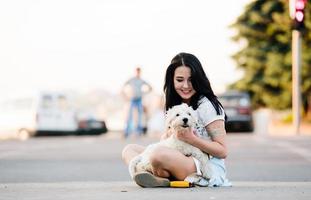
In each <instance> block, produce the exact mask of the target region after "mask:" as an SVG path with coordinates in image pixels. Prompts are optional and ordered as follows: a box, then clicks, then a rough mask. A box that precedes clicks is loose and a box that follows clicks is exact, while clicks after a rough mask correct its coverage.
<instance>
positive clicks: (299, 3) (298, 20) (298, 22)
mask: <svg viewBox="0 0 311 200" xmlns="http://www.w3.org/2000/svg"><path fill="white" fill-rule="evenodd" d="M306 4H307V0H295V4H294V5H295V7H294V8H295V12H294V17H295V18H294V29H296V30H302V29H303V28H304V22H303V21H304V9H305V7H306Z"/></svg>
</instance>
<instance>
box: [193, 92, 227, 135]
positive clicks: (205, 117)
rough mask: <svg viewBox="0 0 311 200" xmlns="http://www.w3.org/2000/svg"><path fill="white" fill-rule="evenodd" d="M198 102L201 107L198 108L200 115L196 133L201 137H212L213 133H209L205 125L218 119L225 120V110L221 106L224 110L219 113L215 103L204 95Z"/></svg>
mask: <svg viewBox="0 0 311 200" xmlns="http://www.w3.org/2000/svg"><path fill="white" fill-rule="evenodd" d="M198 104H199V107H198V108H197V109H196V112H197V115H198V126H197V127H196V133H197V135H198V136H200V137H203V138H207V139H210V138H211V135H210V134H208V133H207V131H206V128H205V126H207V125H208V124H210V123H211V122H213V121H216V120H225V112H224V110H223V109H222V108H221V111H222V112H221V113H220V114H219V115H217V112H216V109H215V108H214V106H213V104H212V103H211V102H210V100H209V99H208V98H206V97H202V98H201V99H200V100H199V102H198Z"/></svg>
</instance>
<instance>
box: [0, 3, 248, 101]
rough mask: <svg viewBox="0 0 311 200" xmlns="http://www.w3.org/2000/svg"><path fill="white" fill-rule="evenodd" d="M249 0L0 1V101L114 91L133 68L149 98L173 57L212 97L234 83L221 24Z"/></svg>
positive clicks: (232, 46)
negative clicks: (197, 73) (196, 68)
mask: <svg viewBox="0 0 311 200" xmlns="http://www.w3.org/2000/svg"><path fill="white" fill-rule="evenodd" d="M248 2H250V0H234V1H210V0H53V1H52V0H10V1H5V0H0V68H1V72H0V98H4V97H5V96H7V95H8V94H9V93H15V92H19V91H25V90H37V89H54V90H55V89H74V90H81V91H88V90H92V89H105V90H107V91H110V92H112V93H115V94H117V93H119V92H120V90H121V87H122V85H123V83H124V82H125V81H126V80H127V79H128V78H129V77H130V76H132V75H134V69H135V67H137V66H140V67H141V68H142V77H143V78H144V79H145V80H146V81H147V82H149V83H150V84H151V85H152V86H153V88H154V91H155V92H156V93H160V94H161V93H162V87H163V81H164V73H165V70H166V67H167V66H168V65H169V63H170V61H171V59H172V58H173V57H174V56H175V55H176V54H178V53H179V52H188V53H193V54H194V55H196V56H197V57H198V58H199V60H200V61H201V63H202V64H203V67H204V69H205V72H206V73H207V75H208V77H209V79H210V82H211V84H212V87H213V88H214V90H215V92H222V91H223V90H224V89H225V87H226V86H227V85H228V84H230V83H232V82H234V81H236V80H237V79H239V77H240V76H241V74H242V72H241V71H238V70H237V69H236V65H235V62H234V61H233V60H232V59H231V57H230V56H231V55H232V54H233V53H234V52H236V51H238V50H239V48H240V47H239V45H238V44H236V43H234V42H232V41H231V40H230V37H231V36H232V35H233V34H234V30H233V29H229V27H228V26H229V25H230V24H231V23H233V22H234V21H235V20H236V18H237V17H238V16H239V15H240V14H241V13H242V11H243V9H244V6H245V5H246V4H247V3H248Z"/></svg>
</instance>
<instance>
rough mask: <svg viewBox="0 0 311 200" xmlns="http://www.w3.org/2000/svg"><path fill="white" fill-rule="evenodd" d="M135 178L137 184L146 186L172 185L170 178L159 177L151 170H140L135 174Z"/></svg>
mask: <svg viewBox="0 0 311 200" xmlns="http://www.w3.org/2000/svg"><path fill="white" fill-rule="evenodd" d="M133 179H134V181H135V182H136V183H137V185H139V186H141V187H146V188H152V187H169V186H170V180H169V179H167V178H161V177H157V176H155V175H153V174H151V173H149V172H139V173H137V174H135V175H134V177H133Z"/></svg>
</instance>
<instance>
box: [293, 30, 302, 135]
mask: <svg viewBox="0 0 311 200" xmlns="http://www.w3.org/2000/svg"><path fill="white" fill-rule="evenodd" d="M300 60H301V33H300V31H298V30H293V32H292V113H293V125H294V130H295V133H296V135H298V134H300V113H301V112H300V108H301V91H300V82H301V80H300V65H301V62H300Z"/></svg>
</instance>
